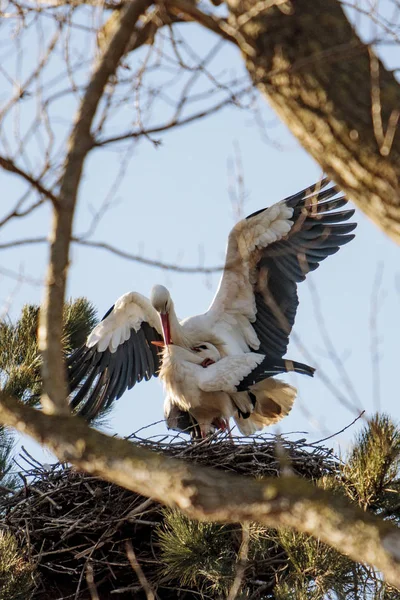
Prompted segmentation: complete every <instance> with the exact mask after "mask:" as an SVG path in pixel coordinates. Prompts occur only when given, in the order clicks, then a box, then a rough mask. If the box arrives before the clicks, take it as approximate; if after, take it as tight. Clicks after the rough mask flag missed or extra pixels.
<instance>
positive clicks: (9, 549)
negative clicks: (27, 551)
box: [0, 531, 34, 600]
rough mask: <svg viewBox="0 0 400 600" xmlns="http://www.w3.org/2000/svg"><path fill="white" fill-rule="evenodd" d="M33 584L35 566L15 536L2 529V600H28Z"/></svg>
mask: <svg viewBox="0 0 400 600" xmlns="http://www.w3.org/2000/svg"><path fill="white" fill-rule="evenodd" d="M33 586H34V578H33V566H32V565H31V564H30V563H29V561H28V560H27V558H26V557H24V556H23V553H22V552H21V549H20V548H19V546H18V543H17V540H16V539H15V537H14V536H13V535H11V534H10V533H8V532H6V531H0V600H27V598H29V592H30V590H31V589H32V588H33Z"/></svg>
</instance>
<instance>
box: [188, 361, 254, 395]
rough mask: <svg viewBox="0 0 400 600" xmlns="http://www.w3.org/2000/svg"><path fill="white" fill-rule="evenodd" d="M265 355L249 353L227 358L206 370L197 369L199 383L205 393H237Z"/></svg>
mask: <svg viewBox="0 0 400 600" xmlns="http://www.w3.org/2000/svg"><path fill="white" fill-rule="evenodd" d="M264 358H265V356H264V355H263V354H256V353H255V352H249V353H247V354H240V355H238V356H226V357H225V358H221V360H219V361H218V362H216V363H214V364H213V365H210V366H208V367H207V368H206V369H198V368H197V369H196V373H197V383H198V386H199V388H200V389H201V390H203V392H226V393H228V394H229V393H233V392H236V389H237V386H238V385H239V383H240V382H241V381H242V379H243V378H244V377H246V376H247V375H248V374H249V373H251V371H252V370H253V369H255V368H256V367H257V366H258V365H259V364H260V363H261V362H262V361H263V360H264Z"/></svg>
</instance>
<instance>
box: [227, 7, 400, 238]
mask: <svg viewBox="0 0 400 600" xmlns="http://www.w3.org/2000/svg"><path fill="white" fill-rule="evenodd" d="M227 3H228V5H229V8H230V11H231V18H232V19H233V20H234V21H235V22H236V26H237V27H238V28H239V30H240V34H241V35H238V38H237V39H238V42H239V45H240V47H241V49H242V52H243V54H244V57H245V60H246V66H247V69H248V71H249V73H250V75H251V77H252V79H253V81H254V82H255V84H256V85H257V86H258V88H259V89H260V90H261V91H262V92H263V94H265V95H266V96H267V97H268V99H269V101H270V103H271V105H272V107H273V108H274V109H275V110H276V112H277V113H278V114H279V116H280V117H281V118H282V119H283V121H284V122H285V123H286V124H287V126H288V127H289V128H290V130H291V131H292V133H293V134H294V135H295V136H296V137H297V139H298V140H299V141H300V143H301V144H302V146H303V147H304V148H305V150H307V152H309V153H310V154H311V155H312V156H313V157H314V159H315V160H316V161H317V162H318V163H319V164H320V165H321V167H322V169H323V170H324V171H325V172H326V173H327V174H328V175H329V176H330V177H331V178H332V179H334V181H336V183H337V184H338V185H339V186H340V187H341V188H342V190H343V191H344V192H345V193H346V194H348V195H349V197H350V198H351V199H352V200H354V202H355V203H356V204H357V205H358V206H359V207H360V208H361V210H363V211H364V212H365V213H366V214H367V215H368V216H369V217H370V218H371V219H372V220H373V221H374V222H375V223H376V224H377V225H379V227H381V229H383V230H384V231H385V233H387V234H388V235H389V236H390V237H391V238H392V239H393V240H395V241H396V242H397V243H400V198H399V184H398V181H399V173H400V136H399V134H398V131H397V118H398V116H399V109H400V87H399V85H398V83H397V82H396V80H395V78H394V76H393V74H392V73H390V72H388V71H387V70H385V68H384V67H383V65H382V63H381V62H380V61H379V60H378V59H377V58H376V56H375V55H374V54H373V53H372V51H371V50H370V49H369V48H368V47H367V46H366V45H364V44H363V43H362V42H361V41H360V39H359V38H358V37H357V35H356V34H355V32H354V30H353V28H352V27H351V25H350V24H349V22H348V20H347V18H346V16H345V14H344V12H343V10H342V8H341V6H340V4H339V3H338V2H337V1H336V0H293V1H292V2H291V3H289V2H287V3H285V4H283V3H282V2H281V3H279V6H272V8H271V4H278V2H275V3H267V2H259V1H258V0H227ZM266 6H267V8H266ZM268 7H269V8H268ZM288 168H289V167H288Z"/></svg>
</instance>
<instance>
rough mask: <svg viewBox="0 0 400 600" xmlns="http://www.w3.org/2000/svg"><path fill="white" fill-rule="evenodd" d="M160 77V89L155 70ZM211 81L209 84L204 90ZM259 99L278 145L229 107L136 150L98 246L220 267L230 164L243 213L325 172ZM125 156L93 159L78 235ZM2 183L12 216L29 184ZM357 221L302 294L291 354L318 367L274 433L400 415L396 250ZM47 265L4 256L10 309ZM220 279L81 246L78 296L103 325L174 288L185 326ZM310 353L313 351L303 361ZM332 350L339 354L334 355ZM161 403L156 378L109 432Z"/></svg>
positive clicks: (17, 235)
mask: <svg viewBox="0 0 400 600" xmlns="http://www.w3.org/2000/svg"><path fill="white" fill-rule="evenodd" d="M50 33H51V32H50V30H49V32H48V34H49V35H50ZM185 35H186V36H187V38H189V37H190V41H191V43H193V44H194V45H195V47H196V48H197V49H198V50H199V52H201V51H202V52H203V53H204V51H205V50H204V48H209V47H210V44H211V43H214V39H213V37H212V36H211V35H209V34H204V33H203V32H201V30H199V28H196V27H194V26H193V27H192V26H190V28H186V29H185ZM142 57H143V54H142V55H140V54H136V56H135V55H132V57H131V58H130V64H131V65H133V66H134V67H135V68H137V65H138V63H139V61H140V59H141V58H142ZM385 59H386V60H387V63H388V64H395V63H396V60H398V54H397V55H395V54H394V50H391V51H390V52H389V53H388V54H387V55H385ZM24 60H25V63H24V69H26V72H29V67H30V66H32V64H29V61H31V62H33V61H34V60H35V57H34V56H32V57H29V56H27V55H26V56H25V59H24ZM11 61H12V59H10V63H9V64H10V68H12V62H11ZM135 61H136V62H135ZM56 69H57V62H55V64H54V66H51V68H50V69H49V72H50V74H52V75H53V76H54V74H55V72H56ZM212 69H213V72H215V73H221V72H222V71H223V72H224V73H225V75H224V77H225V76H226V77H228V76H229V77H232V73H233V72H237V75H238V76H240V75H241V74H242V73H243V70H242V64H241V58H240V56H239V53H238V52H237V51H236V50H234V49H231V48H228V47H226V48H224V49H223V50H222V51H221V53H220V54H219V55H218V56H217V58H216V60H215V63H214V64H213V65H212ZM49 76H50V75H49ZM82 77H83V75H82ZM154 78H155V79H154V81H155V82H157V73H156V74H155V75H154ZM205 85H206V83H204V82H200V83H199V84H198V86H199V88H198V89H199V91H201V89H202V86H205ZM174 91H176V90H175V88H172V93H173V92H174ZM6 94H7V92H4V94H3V99H4V97H5V96H6ZM258 103H259V106H260V110H261V114H262V118H263V120H264V122H265V123H266V132H267V133H268V136H269V138H270V140H269V141H266V140H265V135H264V134H263V131H262V130H261V129H260V126H259V124H258V123H257V122H256V119H255V118H254V113H253V112H251V111H247V110H242V109H239V108H236V107H232V106H230V107H228V108H226V109H224V110H223V111H221V112H219V113H217V114H216V115H214V116H211V117H209V118H206V119H204V120H200V121H197V122H195V123H193V124H191V125H188V126H186V127H183V128H180V129H177V130H170V131H168V132H167V133H165V134H157V139H160V140H161V141H162V145H161V146H159V147H157V148H156V147H155V146H154V144H153V143H152V142H151V141H149V140H148V139H143V140H140V141H139V142H138V143H137V144H136V145H135V147H134V148H133V151H132V153H131V157H130V161H129V165H128V166H127V169H126V172H125V174H124V177H123V178H122V179H121V181H120V184H119V187H118V190H117V192H116V194H115V197H114V200H113V204H112V205H111V206H110V207H109V209H108V210H107V212H106V213H105V215H104V216H103V218H102V219H101V220H100V222H99V223H98V226H97V228H96V231H95V233H94V235H93V236H92V239H95V240H101V241H104V242H108V243H110V244H113V245H114V246H116V247H118V248H120V249H123V250H126V251H128V252H133V253H139V254H141V255H142V256H144V257H146V258H150V259H155V260H162V261H165V262H169V263H177V264H179V265H181V266H188V265H189V266H196V265H199V264H200V263H204V265H207V266H214V265H219V264H222V262H223V258H224V251H225V244H226V239H227V235H228V233H229V230H230V228H231V227H232V226H233V225H234V223H235V218H236V217H235V207H233V206H232V203H231V199H230V195H229V187H230V185H231V184H232V169H231V167H230V166H229V165H231V163H232V161H233V160H234V159H235V155H237V153H238V152H239V153H240V157H241V161H242V165H243V176H244V185H245V189H246V202H245V206H244V208H243V212H244V214H248V213H251V212H253V211H255V210H257V209H259V208H262V207H265V206H269V205H271V204H273V203H274V202H276V201H278V200H280V199H281V198H283V197H285V196H287V195H289V194H292V193H294V192H296V191H298V190H299V189H301V188H303V187H305V186H307V185H309V184H312V183H313V182H314V181H316V180H318V179H319V178H320V176H321V171H320V169H319V167H318V166H317V165H316V164H315V162H314V161H313V160H312V159H311V158H309V157H308V155H307V154H306V153H305V152H304V151H303V150H302V149H301V148H300V147H299V145H298V144H297V142H296V141H295V140H294V138H293V137H292V136H291V135H290V134H289V133H288V131H287V129H286V127H285V126H283V125H282V124H280V122H279V120H278V118H277V117H276V116H275V115H274V113H273V112H272V111H271V109H270V108H269V107H268V104H267V103H266V102H265V101H264V99H263V98H261V96H260V97H259V99H258ZM74 106H75V105H74V102H73V101H72V100H71V101H69V100H68V99H66V100H64V101H63V102H62V104H60V105H59V107H58V109H57V110H58V111H59V112H58V115H57V118H58V121H57V132H58V134H59V135H61V133H62V132H63V131H66V129H67V124H68V123H69V122H70V119H71V117H72V114H73V110H74ZM33 110H34V108H33V105H32V106H29V103H27V105H26V107H25V105H24V106H23V107H22V109H21V122H22V127H27V126H28V125H27V124H28V123H29V119H30V118H31V116H32V111H33ZM24 111H25V113H24ZM30 111H31V112H30ZM167 111H168V108H167V107H166V105H165V104H160V105H156V106H155V109H154V110H153V112H150V111H149V114H147V115H146V118H148V122H149V123H152V124H154V123H159V122H163V120H164V119H165V118H166V116H167ZM61 117H62V119H61ZM135 118H136V117H135V111H134V106H133V101H132V103H130V102H127V103H125V104H124V105H123V106H122V107H121V109H120V110H119V112H118V113H117V115H116V116H115V118H114V120H113V122H112V125H110V127H109V132H113V131H118V130H122V129H123V128H124V127H128V126H130V125H131V124H133V123H134V120H135ZM25 119H26V124H25ZM5 128H6V129H5V131H6V134H7V135H8V137H9V138H10V136H11V138H12V135H13V130H12V127H11V123H6V125H5ZM30 143H31V145H32V150H31V152H32V154H31V158H32V164H33V169H34V168H35V165H36V164H37V165H39V164H40V160H39V157H38V156H36V155H35V152H36V151H37V149H36V150H35V148H36V146H35V145H34V142H33V141H31V142H30ZM238 149H239V150H238ZM122 157H123V154H122V152H121V146H120V147H114V148H112V149H111V148H110V149H107V150H97V151H95V152H94V153H92V155H91V156H90V157H89V159H88V160H87V162H86V165H85V170H84V176H83V180H82V185H81V188H80V193H79V207H78V211H77V215H76V219H75V232H76V233H81V232H84V231H85V230H87V228H88V227H89V225H90V223H91V221H92V214H93V210H96V207H99V206H100V205H101V204H102V202H103V201H104V199H105V198H106V196H107V194H108V191H109V188H110V186H111V185H112V183H113V181H114V179H115V176H116V175H117V174H118V169H119V168H120V165H121V160H122ZM0 184H1V189H2V192H3V194H2V195H3V199H4V201H3V203H2V208H1V209H0V210H1V211H4V213H7V212H8V211H9V210H10V208H11V207H12V206H13V202H14V201H15V199H16V198H17V197H18V194H19V193H20V192H21V190H22V189H23V188H22V187H21V185H20V183H19V182H18V181H17V180H16V178H15V177H11V176H10V175H9V174H6V173H4V172H0ZM354 218H355V220H356V221H357V222H358V228H357V230H356V239H355V240H354V241H353V242H351V244H349V245H347V246H345V247H344V248H342V249H341V250H340V252H339V253H338V254H337V255H335V256H332V257H329V258H328V259H327V260H326V261H325V262H324V263H323V264H322V265H321V266H320V268H319V269H318V270H317V271H316V272H315V273H312V274H311V275H310V276H309V278H308V280H307V281H306V282H305V283H302V284H300V286H299V295H300V307H299V310H298V315H297V319H296V324H295V329H294V332H295V339H292V342H291V344H290V347H289V351H288V356H289V357H290V358H292V359H295V360H301V361H303V362H308V363H309V364H312V365H313V366H317V368H318V370H317V373H316V375H315V378H314V379H313V380H311V379H309V378H306V377H301V376H296V375H294V374H293V375H291V376H288V381H290V383H292V384H293V385H295V386H296V387H298V390H299V391H298V399H297V400H296V403H295V406H294V408H293V411H292V412H291V414H290V415H289V417H287V418H286V419H285V420H284V421H282V423H281V424H279V426H278V427H276V428H275V429H274V428H272V430H275V431H279V432H282V433H285V432H293V431H305V432H308V434H307V436H308V437H309V439H310V440H311V439H313V440H315V439H319V438H322V437H325V436H328V435H330V434H332V433H334V432H335V431H338V430H340V429H341V428H342V427H344V426H345V425H347V424H348V423H350V422H351V421H352V420H353V419H354V418H355V417H356V416H357V415H358V414H359V412H360V411H361V410H363V409H365V410H366V411H367V414H371V413H372V412H374V411H375V410H377V409H379V410H384V411H386V412H388V413H389V414H391V415H392V416H393V418H395V419H398V417H399V409H398V401H399V398H398V391H397V390H398V384H397V376H396V372H397V368H398V367H397V365H398V357H399V333H400V317H399V314H400V311H399V304H400V267H399V260H398V252H399V251H398V247H396V246H395V245H394V243H393V242H391V241H390V240H388V239H387V238H386V237H385V235H384V234H383V233H381V232H380V231H379V230H378V229H377V227H376V226H375V225H373V224H372V223H371V222H370V221H369V220H368V219H367V218H366V217H365V216H364V215H363V214H362V213H360V212H359V211H357V212H356V215H355V217H354ZM49 223H50V214H49V210H48V208H47V207H43V208H41V209H39V210H38V211H36V212H35V213H33V214H32V215H31V216H30V217H27V218H25V219H18V220H13V221H11V222H10V223H9V224H8V225H7V227H5V228H3V229H2V230H1V232H0V239H1V241H3V242H4V241H7V240H13V239H22V238H30V237H36V236H40V235H47V232H48V228H49ZM46 257H47V248H46V246H45V245H32V246H21V247H17V248H15V249H7V250H2V251H1V252H0V269H1V270H0V308H1V309H2V314H4V312H6V311H7V312H8V313H9V315H10V316H11V318H15V317H17V316H18V313H19V311H20V309H21V307H22V305H23V304H24V303H27V302H33V303H39V302H40V300H41V297H42V289H41V287H40V286H38V285H33V284H32V283H30V282H29V281H23V280H22V281H20V282H17V281H16V280H15V278H13V277H10V272H11V273H14V274H16V273H22V274H23V275H24V276H25V277H26V276H27V277H28V278H30V279H35V280H39V281H40V280H42V279H43V275H44V269H45V262H46ZM22 279H23V278H22ZM218 280H219V274H213V275H207V276H205V275H201V274H177V273H173V272H170V271H164V270H160V269H157V268H153V267H148V266H144V265H142V264H139V263H136V262H131V261H127V260H124V259H122V258H119V257H116V256H114V255H111V254H109V253H108V252H105V251H103V250H98V249H97V250H94V249H88V248H84V247H81V246H73V248H72V252H71V268H70V277H69V283H68V297H72V298H75V297H78V296H86V297H87V298H89V299H90V300H91V301H92V302H93V303H94V304H95V305H96V307H97V308H98V314H99V316H100V317H101V316H102V314H103V313H104V312H105V311H106V310H107V309H108V308H109V306H110V305H112V304H113V303H114V301H115V300H116V299H117V298H118V297H119V296H120V295H122V294H123V293H125V292H128V291H138V292H141V293H142V294H145V295H147V296H148V295H149V293H150V290H151V287H152V285H154V284H155V283H162V284H164V285H166V286H168V287H169V288H170V291H171V294H172V296H173V299H174V301H175V305H176V309H177V312H178V315H180V316H181V317H185V316H189V315H192V314H197V313H199V312H203V311H205V310H206V309H207V307H208V305H209V304H210V302H211V300H212V298H213V295H214V293H215V291H216V289H217V285H218ZM377 281H379V282H380V283H379V286H378V285H377ZM378 287H379V289H378ZM318 303H319V305H320V312H321V313H322V315H323V321H322V322H321V317H320V315H319V314H318V310H317V307H316V305H317V304H318ZM324 328H325V330H326V332H325V333H324V331H325V330H324ZM326 337H328V338H329V342H328V343H327V341H326ZM298 342H300V344H299V343H298ZM300 346H303V347H305V348H306V350H307V354H306V355H304V353H303V352H302V349H301V347H300ZM331 347H332V348H334V350H335V353H336V355H337V357H338V358H336V359H335V358H333V357H332V351H331V349H332V348H331ZM338 362H340V364H341V365H342V368H343V369H344V370H345V371H346V373H347V379H346V376H343V372H342V368H339V369H338ZM349 381H350V382H351V385H349V383H348V382H349ZM333 390H335V391H333ZM162 404H163V392H162V388H161V385H160V384H159V382H158V381H157V380H152V381H151V382H148V383H141V384H139V385H137V386H136V387H135V388H134V389H133V390H131V391H129V392H127V393H125V395H124V396H123V397H122V398H121V399H120V400H119V401H118V402H116V404H115V408H114V411H113V412H112V414H111V416H110V418H109V419H108V421H107V431H109V432H110V433H114V432H115V433H118V434H119V435H129V434H130V433H132V432H134V431H136V430H138V429H140V428H141V427H144V426H147V425H149V424H150V423H153V422H155V421H159V420H160V419H162V414H163V413H162ZM359 426H360V421H359V422H358V423H357V424H356V426H355V427H353V428H351V429H350V430H348V431H346V432H345V433H344V434H343V435H342V436H339V437H338V438H337V440H336V441H339V442H340V443H341V444H342V447H343V448H344V447H345V446H346V445H347V443H348V441H349V440H350V439H351V438H352V436H353V434H354V432H355V431H356V428H357V427H359ZM146 431H148V432H149V433H150V434H158V433H162V432H164V431H165V428H164V425H163V424H159V425H157V426H154V427H152V428H150V429H148V430H146ZM307 436H306V437H307ZM301 437H303V436H301ZM328 443H329V444H333V443H334V442H328ZM28 447H29V448H31V449H32V448H34V445H32V444H31V443H29V444H28ZM35 452H36V450H35Z"/></svg>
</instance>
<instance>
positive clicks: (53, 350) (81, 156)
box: [39, 0, 150, 414]
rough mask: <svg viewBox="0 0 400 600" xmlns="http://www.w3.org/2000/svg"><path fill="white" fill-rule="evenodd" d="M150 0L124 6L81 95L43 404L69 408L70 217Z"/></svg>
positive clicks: (42, 328)
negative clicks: (65, 329) (99, 119)
mask: <svg viewBox="0 0 400 600" xmlns="http://www.w3.org/2000/svg"><path fill="white" fill-rule="evenodd" d="M149 6H150V0H133V1H132V2H129V3H128V4H127V5H126V7H125V8H124V9H122V10H121V12H120V15H119V16H118V19H117V22H116V24H115V29H114V33H113V35H112V36H111V38H110V41H109V44H108V46H106V48H105V49H104V52H103V53H102V55H101V57H100V59H99V61H98V64H97V66H96V68H95V70H94V73H93V76H92V78H91V80H90V83H89V85H88V87H87V89H86V92H85V95H84V97H83V99H82V102H81V105H80V108H79V111H78V114H77V117H76V121H75V126H74V128H73V130H72V133H71V136H70V139H69V144H68V147H69V150H68V155H67V158H66V161H65V167H64V172H63V176H62V178H61V183H60V195H59V205H58V207H57V208H56V209H55V210H54V214H53V227H52V233H51V246H50V263H49V269H48V274H47V289H46V294H45V298H44V301H43V304H42V309H41V311H40V322H39V347H40V350H41V352H42V355H43V370H42V375H43V397H42V404H43V408H44V409H45V410H47V411H48V412H58V413H61V414H62V413H65V412H67V411H68V406H67V403H66V400H65V399H66V397H67V385H66V381H65V370H64V364H63V356H62V345H61V335H62V313H63V302H64V295H65V283H66V275H67V270H68V254H69V245H70V239H71V233H72V219H73V214H74V209H75V204H76V200H77V194H78V188H79V183H80V180H81V175H82V170H83V163H84V161H85V158H86V156H87V154H88V152H89V150H90V149H91V148H92V147H93V141H92V135H91V131H90V130H91V126H92V122H93V119H94V116H95V113H96V110H97V107H98V104H99V102H100V99H101V97H102V95H103V92H104V88H105V86H106V83H107V81H108V79H109V77H110V76H111V75H112V74H113V73H115V71H116V69H117V67H118V64H119V61H120V59H121V58H122V56H123V55H124V52H125V50H126V47H127V44H128V42H129V40H130V37H131V34H132V29H133V27H134V26H135V24H136V22H137V20H138V19H139V17H140V15H141V14H142V13H143V12H144V11H145V10H146V9H147V8H148V7H149Z"/></svg>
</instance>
